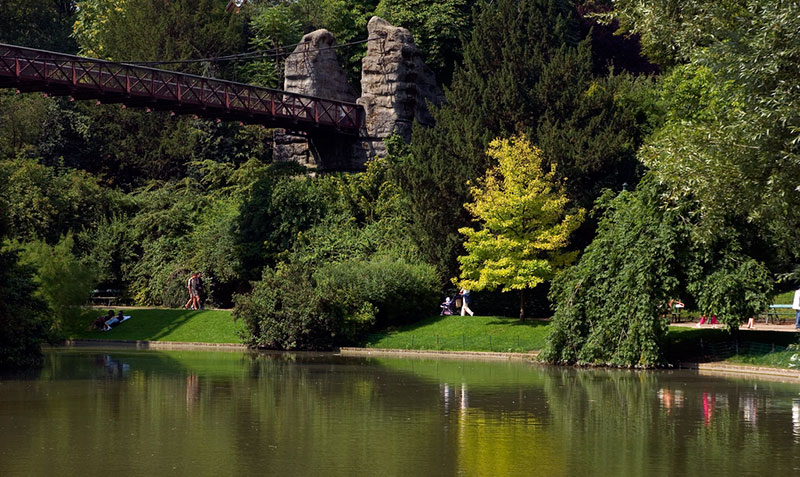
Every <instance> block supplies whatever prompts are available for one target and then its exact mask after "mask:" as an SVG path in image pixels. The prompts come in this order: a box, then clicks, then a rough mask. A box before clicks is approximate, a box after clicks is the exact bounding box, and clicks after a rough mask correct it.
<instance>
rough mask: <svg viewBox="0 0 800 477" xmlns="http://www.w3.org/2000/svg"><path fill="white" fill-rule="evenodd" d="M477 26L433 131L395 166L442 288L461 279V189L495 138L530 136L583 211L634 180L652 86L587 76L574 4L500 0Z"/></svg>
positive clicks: (585, 43)
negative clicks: (451, 280) (610, 190)
mask: <svg viewBox="0 0 800 477" xmlns="http://www.w3.org/2000/svg"><path fill="white" fill-rule="evenodd" d="M474 22H475V25H474V28H473V30H472V33H471V36H470V39H469V41H467V42H466V43H465V44H464V60H463V65H461V66H459V67H458V68H457V69H456V71H455V73H454V76H453V82H452V84H451V85H450V87H449V88H448V89H447V90H446V96H447V103H446V104H445V105H444V106H442V108H441V109H439V110H437V111H435V112H434V117H435V119H436V125H435V126H434V127H433V128H423V127H416V128H415V129H414V136H413V139H412V143H411V151H410V154H407V155H406V156H404V157H402V160H400V162H399V165H400V167H399V169H400V172H399V174H400V175H401V176H402V182H401V184H403V187H404V189H405V190H406V192H407V194H408V195H409V196H410V197H413V198H414V201H413V202H412V205H411V206H412V210H413V212H414V214H413V216H414V220H415V222H416V228H417V236H418V239H419V243H420V247H421V248H422V250H423V252H424V254H425V257H426V259H427V260H429V261H431V262H432V263H435V264H436V265H437V267H438V269H439V271H440V273H441V274H442V275H443V276H445V277H450V276H454V275H455V274H456V273H457V268H458V267H457V263H456V257H457V256H458V255H460V254H461V253H462V251H461V237H460V236H459V235H458V234H457V232H456V231H457V230H458V228H459V227H463V226H466V225H468V223H469V220H470V217H469V214H467V212H466V210H465V209H464V208H463V207H462V205H463V204H464V203H465V202H466V201H467V200H468V198H469V195H468V194H469V188H468V186H467V185H466V183H467V181H469V180H475V179H476V178H477V177H479V176H481V175H482V174H483V173H484V171H485V170H486V169H487V167H489V166H490V165H492V164H493V161H492V160H491V159H490V158H488V157H487V156H486V155H485V151H486V148H487V146H488V145H489V142H490V141H491V140H492V139H494V138H496V137H510V136H512V135H515V134H526V135H527V137H528V138H529V139H530V141H531V142H532V143H533V144H536V145H537V146H538V147H540V148H541V149H542V151H543V153H544V156H545V157H546V158H548V160H549V161H552V162H554V163H556V164H557V173H558V176H559V179H561V178H569V182H567V185H566V193H567V196H568V197H569V198H570V199H573V200H575V201H576V203H577V204H578V205H579V206H582V207H589V206H591V204H592V202H593V201H594V199H595V198H596V197H597V196H598V195H599V193H600V191H601V190H602V189H603V188H606V187H609V188H614V189H619V188H621V185H622V184H623V183H626V182H627V183H629V184H634V183H635V182H636V181H637V178H638V163H637V161H636V159H635V155H634V154H635V151H636V147H637V145H638V144H639V143H640V142H641V137H642V134H643V133H644V131H645V128H646V124H647V123H646V115H645V114H644V113H645V108H644V107H643V106H642V105H643V104H646V102H645V101H643V99H642V98H643V97H646V95H645V90H646V88H647V85H648V83H647V81H646V80H636V79H634V78H633V77H631V76H629V75H627V74H613V75H609V76H595V75H594V74H593V70H592V55H591V40H590V38H589V37H586V36H584V33H583V29H582V28H581V24H580V22H579V21H578V17H577V12H576V10H575V5H574V4H573V3H572V2H569V1H562V0H521V1H516V0H498V1H495V2H492V3H491V4H490V5H486V6H485V7H484V8H482V9H480V10H479V11H478V14H477V16H476V17H475V20H474ZM587 233H591V231H588V232H587ZM585 241H588V240H586V239H584V240H582V242H585Z"/></svg>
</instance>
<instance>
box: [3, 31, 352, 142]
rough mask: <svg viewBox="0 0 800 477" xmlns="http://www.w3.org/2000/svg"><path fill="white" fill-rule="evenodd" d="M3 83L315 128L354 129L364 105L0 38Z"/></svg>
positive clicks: (300, 128) (266, 123) (338, 131)
mask: <svg viewBox="0 0 800 477" xmlns="http://www.w3.org/2000/svg"><path fill="white" fill-rule="evenodd" d="M0 88H16V89H17V90H19V91H20V92H31V91H41V92H44V93H47V94H51V95H55V96H70V97H73V98H75V99H96V100H98V101H100V102H103V103H122V104H125V105H126V106H132V107H143V108H149V109H151V110H167V111H172V112H174V113H176V114H196V115H198V116H202V117H204V118H209V119H221V120H226V121H229V120H230V121H241V122H243V123H250V124H261V125H264V126H267V127H278V128H285V129H290V130H294V131H303V132H306V133H312V134H313V133H314V132H316V131H319V132H323V131H324V132H326V133H336V134H348V135H354V136H355V135H358V132H359V129H360V127H361V125H362V122H363V119H364V110H363V109H362V108H361V106H359V105H357V104H355V103H347V102H342V101H333V100H328V99H323V98H316V97H313V96H305V95H302V94H296V93H288V92H286V91H278V90H274V89H268V88H262V87H258V86H252V85H247V84H242V83H235V82H231V81H224V80H218V79H212V78H205V77H202V76H195V75H190V74H184V73H178V72H174V71H166V70H160V69H155V68H147V67H143V66H136V65H131V64H125V63H115V62H111V61H104V60H97V59H92V58H84V57H80V56H72V55H65V54H61V53H54V52H50V51H43V50H35V49H32V48H23V47H19V46H14V45H7V44H3V43H0Z"/></svg>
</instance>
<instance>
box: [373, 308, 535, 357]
mask: <svg viewBox="0 0 800 477" xmlns="http://www.w3.org/2000/svg"><path fill="white" fill-rule="evenodd" d="M548 329H549V322H546V321H539V320H529V321H526V322H521V321H520V320H518V319H516V318H503V317H499V316H467V317H461V316H433V317H429V318H426V319H424V320H422V321H420V322H418V323H414V324H413V325H408V326H405V327H402V328H399V329H397V330H390V331H386V332H383V333H376V334H372V335H369V336H368V338H367V340H366V342H365V343H364V346H366V347H369V348H389V349H431V350H467V351H490V350H491V351H513V352H523V351H531V350H538V349H541V348H542V347H543V346H544V343H545V337H546V336H547V331H548Z"/></svg>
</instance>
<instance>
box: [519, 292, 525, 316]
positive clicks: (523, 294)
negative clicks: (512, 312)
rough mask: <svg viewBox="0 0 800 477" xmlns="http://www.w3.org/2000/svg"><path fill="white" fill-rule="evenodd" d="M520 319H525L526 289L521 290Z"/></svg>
mask: <svg viewBox="0 0 800 477" xmlns="http://www.w3.org/2000/svg"><path fill="white" fill-rule="evenodd" d="M519 319H520V320H522V321H525V290H520V291H519Z"/></svg>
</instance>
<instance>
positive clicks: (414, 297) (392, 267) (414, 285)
mask: <svg viewBox="0 0 800 477" xmlns="http://www.w3.org/2000/svg"><path fill="white" fill-rule="evenodd" d="M314 281H315V283H316V286H317V293H319V294H320V295H322V297H324V300H325V301H326V302H327V303H330V304H331V306H334V307H336V308H337V309H339V310H341V312H342V316H343V317H344V319H345V322H347V321H348V320H349V319H351V317H355V316H357V315H358V314H359V313H361V310H362V308H363V306H364V304H365V303H370V304H371V305H373V306H374V308H375V310H376V315H375V324H376V325H378V326H379V327H386V326H392V325H397V324H402V323H408V322H411V321H415V320H418V319H420V318H422V317H424V316H427V315H428V314H430V313H431V310H436V307H437V302H438V300H439V281H438V277H437V275H436V271H435V269H434V268H433V267H432V266H430V265H426V264H421V263H408V262H406V261H404V260H391V259H388V258H384V259H375V260H371V261H368V260H348V261H344V262H339V263H331V264H328V265H325V266H322V267H320V269H318V270H317V271H316V273H314Z"/></svg>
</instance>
